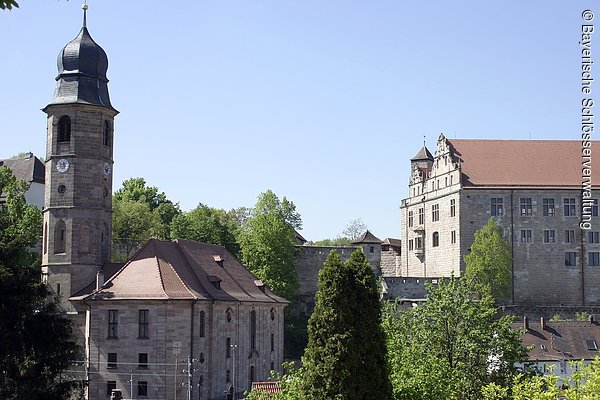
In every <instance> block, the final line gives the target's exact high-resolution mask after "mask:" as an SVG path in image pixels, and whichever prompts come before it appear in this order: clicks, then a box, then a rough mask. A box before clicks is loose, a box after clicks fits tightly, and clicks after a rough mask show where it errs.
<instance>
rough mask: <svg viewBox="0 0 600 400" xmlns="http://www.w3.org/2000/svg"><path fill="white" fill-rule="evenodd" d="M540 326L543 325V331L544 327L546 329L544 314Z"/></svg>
mask: <svg viewBox="0 0 600 400" xmlns="http://www.w3.org/2000/svg"><path fill="white" fill-rule="evenodd" d="M540 326H541V329H542V331H543V330H544V329H546V321H545V320H544V317H543V316H542V317H540Z"/></svg>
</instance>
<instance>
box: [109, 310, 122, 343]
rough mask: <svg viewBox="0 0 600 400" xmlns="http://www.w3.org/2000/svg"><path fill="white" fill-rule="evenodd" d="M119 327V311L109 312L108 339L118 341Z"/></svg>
mask: <svg viewBox="0 0 600 400" xmlns="http://www.w3.org/2000/svg"><path fill="white" fill-rule="evenodd" d="M118 326H119V310H108V337H109V338H110V339H116V338H117V334H118V333H119V332H118Z"/></svg>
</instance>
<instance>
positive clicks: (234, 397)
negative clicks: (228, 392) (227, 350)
mask: <svg viewBox="0 0 600 400" xmlns="http://www.w3.org/2000/svg"><path fill="white" fill-rule="evenodd" d="M230 346H231V348H232V350H233V367H232V369H233V374H232V375H233V377H232V385H233V400H236V395H235V350H236V349H237V344H231V345H230Z"/></svg>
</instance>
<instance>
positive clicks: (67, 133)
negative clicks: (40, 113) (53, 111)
mask: <svg viewBox="0 0 600 400" xmlns="http://www.w3.org/2000/svg"><path fill="white" fill-rule="evenodd" d="M70 141H71V118H69V117H68V116H66V115H63V116H62V117H60V119H59V120H58V142H59V143H62V142H70Z"/></svg>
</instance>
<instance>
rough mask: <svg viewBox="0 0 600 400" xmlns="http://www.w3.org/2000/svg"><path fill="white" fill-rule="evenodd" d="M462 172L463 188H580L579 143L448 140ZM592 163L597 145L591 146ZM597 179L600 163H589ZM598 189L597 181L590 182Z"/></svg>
mask: <svg viewBox="0 0 600 400" xmlns="http://www.w3.org/2000/svg"><path fill="white" fill-rule="evenodd" d="M448 142H449V144H450V146H451V147H452V148H453V149H454V152H453V153H454V154H455V158H456V161H458V162H459V163H460V167H461V170H462V183H463V186H541V187H574V188H575V187H579V188H580V187H581V180H582V177H581V175H582V144H581V141H580V140H471V139H448ZM591 149H592V161H596V160H595V159H594V157H598V158H599V159H600V141H593V142H592V147H591ZM592 176H593V177H600V162H598V161H596V162H592ZM592 182H593V185H594V186H595V187H597V186H600V178H596V180H594V181H592Z"/></svg>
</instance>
